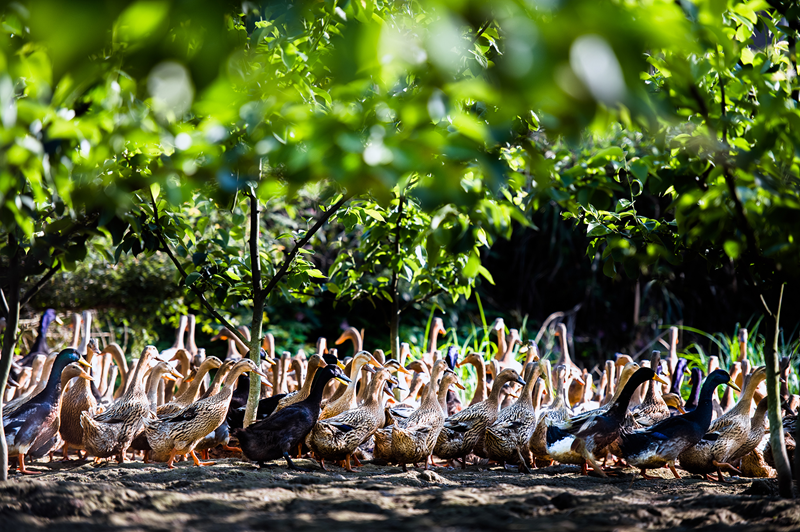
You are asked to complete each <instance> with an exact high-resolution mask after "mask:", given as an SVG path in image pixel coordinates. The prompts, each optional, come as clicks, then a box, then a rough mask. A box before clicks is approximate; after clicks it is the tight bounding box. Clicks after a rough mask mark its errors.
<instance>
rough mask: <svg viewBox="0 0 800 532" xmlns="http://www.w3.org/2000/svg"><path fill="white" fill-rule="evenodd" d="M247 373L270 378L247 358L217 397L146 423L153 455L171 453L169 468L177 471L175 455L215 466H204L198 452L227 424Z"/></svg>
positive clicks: (198, 463) (227, 379) (229, 376)
mask: <svg viewBox="0 0 800 532" xmlns="http://www.w3.org/2000/svg"><path fill="white" fill-rule="evenodd" d="M245 372H252V373H255V374H257V375H260V376H262V377H264V378H265V379H266V378H267V376H266V375H265V374H264V373H262V371H261V370H260V369H259V368H258V366H257V365H256V364H255V363H254V362H253V361H252V360H250V359H248V358H244V359H242V360H241V361H240V362H238V363H237V364H236V365H235V366H233V369H231V372H230V373H229V374H228V376H227V377H225V382H224V384H223V386H222V390H221V391H219V392H218V393H217V394H215V395H213V396H211V397H209V398H207V399H202V400H200V401H197V402H195V403H193V404H191V405H189V406H187V407H186V408H184V409H183V410H181V411H179V412H178V413H176V414H171V415H169V416H168V417H163V418H156V419H145V420H144V429H145V434H146V435H147V441H148V442H150V446H151V447H152V448H153V451H155V453H157V454H165V453H169V459H168V460H167V467H169V468H170V469H173V468H174V466H173V461H174V460H175V455H177V454H187V453H189V454H191V456H192V459H193V460H194V463H195V465H196V466H206V465H213V462H201V461H200V459H199V458H198V457H197V454H195V450H194V448H195V446H196V445H197V443H198V442H199V441H200V439H202V438H203V437H204V436H205V435H207V434H208V433H209V432H211V431H213V430H214V429H215V428H216V427H219V426H220V425H221V424H222V423H223V422H224V421H225V414H226V413H227V412H228V406H229V405H230V400H231V397H232V396H233V385H234V383H235V382H236V379H238V378H239V375H240V374H241V373H245Z"/></svg>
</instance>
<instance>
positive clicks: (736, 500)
mask: <svg viewBox="0 0 800 532" xmlns="http://www.w3.org/2000/svg"><path fill="white" fill-rule="evenodd" d="M297 464H298V465H299V466H301V467H305V468H308V469H310V470H311V471H310V472H307V473H304V472H295V471H288V470H287V469H286V468H285V465H284V464H283V463H280V465H277V462H276V465H275V466H274V467H270V468H265V469H262V470H259V469H257V467H256V466H255V465H254V464H252V463H249V462H246V461H242V460H240V459H236V458H224V459H221V460H218V461H217V464H216V465H214V466H209V467H202V468H199V467H195V466H194V465H193V464H192V462H191V461H188V462H181V463H179V464H177V467H176V468H175V469H174V470H168V469H167V468H166V467H165V466H164V465H163V464H156V465H145V464H143V463H141V462H133V463H126V464H123V465H117V464H115V463H113V464H108V465H102V466H95V465H93V464H91V463H85V462H72V463H69V462H68V463H63V464H62V463H53V464H49V463H44V462H41V463H38V464H34V465H33V466H32V469H33V470H36V471H42V472H44V473H43V474H41V475H38V476H35V477H22V476H20V475H17V474H16V473H12V478H11V479H10V480H9V481H8V482H5V483H0V532H5V531H18V530H20V531H21V530H45V529H46V530H47V531H48V532H56V531H67V530H69V531H72V530H74V531H77V530H81V531H93V530H107V529H110V528H121V529H125V530H127V531H136V530H147V531H150V530H179V529H180V530H203V531H215V532H219V531H222V530H224V531H239V530H242V531H244V530H287V531H292V532H297V531H302V530H327V531H333V530H369V531H374V530H382V531H389V530H414V529H416V530H445V529H447V530H454V531H455V530H490V529H507V530H517V529H540V530H564V531H576V530H581V529H583V530H609V531H610V530H625V529H631V530H633V529H637V528H647V529H652V530H682V529H695V528H704V529H709V530H710V529H714V530H717V529H726V530H746V531H747V532H755V531H758V530H787V531H788V530H798V529H799V528H800V506H798V505H797V504H796V503H795V502H794V501H786V500H780V499H777V498H776V497H775V496H774V494H775V491H776V487H775V484H774V481H771V480H755V481H751V480H749V479H733V481H732V482H729V483H726V484H719V483H712V482H708V481H706V480H703V479H701V478H700V477H690V476H689V475H688V474H686V475H685V477H686V478H684V479H683V480H676V479H672V478H671V477H672V475H671V473H669V471H667V470H662V471H653V472H652V473H653V474H658V475H661V476H662V477H663V479H662V480H644V479H642V478H641V477H640V476H639V475H638V474H636V472H635V471H634V470H632V469H631V470H625V471H623V472H622V473H621V474H620V476H618V477H615V478H608V479H601V478H595V477H582V476H580V475H579V474H578V469H577V467H572V466H554V467H549V468H543V469H538V470H535V471H534V472H533V474H531V475H521V474H519V473H517V472H516V471H510V470H508V471H506V470H503V469H501V468H499V467H492V468H488V466H484V467H480V466H470V467H468V468H467V470H466V471H462V470H461V469H450V468H436V469H435V470H432V471H423V470H415V469H410V470H409V472H408V473H403V472H402V471H401V470H400V469H399V468H397V467H390V466H376V465H372V464H366V465H364V466H363V467H362V468H361V470H360V471H359V472H357V473H348V472H346V471H344V470H342V469H340V468H338V467H336V466H329V469H330V471H329V472H324V471H321V470H320V469H319V467H318V466H317V465H316V463H315V462H312V461H310V460H297Z"/></svg>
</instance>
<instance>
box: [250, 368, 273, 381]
mask: <svg viewBox="0 0 800 532" xmlns="http://www.w3.org/2000/svg"><path fill="white" fill-rule="evenodd" d="M253 373H255V374H256V375H258V376H259V377H261V378H262V379H266V380H269V376H268V375H267V374H266V373H264V372H263V371H261V370H260V369H254V370H253Z"/></svg>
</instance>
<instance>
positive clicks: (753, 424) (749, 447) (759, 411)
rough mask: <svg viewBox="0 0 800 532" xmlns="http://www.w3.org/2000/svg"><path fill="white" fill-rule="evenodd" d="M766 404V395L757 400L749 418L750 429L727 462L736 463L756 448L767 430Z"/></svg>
mask: <svg viewBox="0 0 800 532" xmlns="http://www.w3.org/2000/svg"><path fill="white" fill-rule="evenodd" d="M767 406H768V400H767V398H766V397H765V398H763V399H762V400H761V401H759V402H758V405H757V406H756V411H755V413H754V414H753V417H752V418H750V430H749V431H748V433H747V438H746V439H745V440H744V443H742V444H741V445H740V446H739V449H737V450H736V451H734V453H733V454H732V455H731V457H730V459H729V462H731V463H736V462H737V461H739V460H743V459H744V457H745V456H747V455H748V454H750V453H752V452H755V451H756V450H757V449H758V447H759V445H760V444H761V442H762V440H763V439H764V434H766V432H767V427H766V423H765V421H766V416H767ZM743 472H744V471H743Z"/></svg>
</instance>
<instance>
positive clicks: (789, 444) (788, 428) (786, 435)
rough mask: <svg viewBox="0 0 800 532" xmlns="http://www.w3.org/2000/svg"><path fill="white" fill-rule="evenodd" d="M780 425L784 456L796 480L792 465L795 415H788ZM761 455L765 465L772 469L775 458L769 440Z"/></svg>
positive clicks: (795, 427) (795, 425)
mask: <svg viewBox="0 0 800 532" xmlns="http://www.w3.org/2000/svg"><path fill="white" fill-rule="evenodd" d="M781 425H782V426H783V440H784V446H785V447H786V454H787V457H788V458H789V467H791V468H792V476H793V477H794V478H797V471H796V470H795V465H794V453H795V450H796V447H797V440H795V435H796V434H797V414H788V415H786V416H784V418H783V421H782V423H781ZM763 455H764V461H765V462H766V463H767V465H769V466H770V467H772V468H774V467H775V457H774V456H773V454H772V442H771V441H770V440H769V439H767V443H766V445H765V447H764V453H763Z"/></svg>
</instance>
